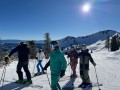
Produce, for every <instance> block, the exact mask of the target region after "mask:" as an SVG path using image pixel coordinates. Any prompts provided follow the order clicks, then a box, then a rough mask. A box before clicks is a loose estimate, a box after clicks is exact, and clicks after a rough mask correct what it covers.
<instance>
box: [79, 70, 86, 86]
mask: <svg viewBox="0 0 120 90" xmlns="http://www.w3.org/2000/svg"><path fill="white" fill-rule="evenodd" d="M83 73H84V71H83V70H80V77H81V79H82V83H81V84H80V85H79V87H82V86H83V85H84V82H85V81H84V76H83Z"/></svg>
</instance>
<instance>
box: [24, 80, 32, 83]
mask: <svg viewBox="0 0 120 90" xmlns="http://www.w3.org/2000/svg"><path fill="white" fill-rule="evenodd" d="M23 84H32V80H24V82H23Z"/></svg>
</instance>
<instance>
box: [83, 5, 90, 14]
mask: <svg viewBox="0 0 120 90" xmlns="http://www.w3.org/2000/svg"><path fill="white" fill-rule="evenodd" d="M90 9H91V5H90V4H89V3H86V4H84V5H83V6H82V11H83V12H85V13H87V12H89V11H90Z"/></svg>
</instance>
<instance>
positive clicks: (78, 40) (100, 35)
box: [0, 30, 120, 47]
mask: <svg viewBox="0 0 120 90" xmlns="http://www.w3.org/2000/svg"><path fill="white" fill-rule="evenodd" d="M116 33H120V32H117V31H114V30H104V31H99V32H97V33H94V34H91V35H87V36H82V37H73V36H67V37H65V38H63V39H60V40H59V42H60V45H61V47H68V46H71V45H78V44H86V45H91V44H93V43H95V42H97V41H99V40H101V41H103V40H106V38H107V37H108V36H110V37H111V36H113V35H115V34H116ZM21 41H27V40H1V41H0V42H2V43H20V42H21ZM34 41H35V43H41V44H43V43H44V41H43V40H34Z"/></svg>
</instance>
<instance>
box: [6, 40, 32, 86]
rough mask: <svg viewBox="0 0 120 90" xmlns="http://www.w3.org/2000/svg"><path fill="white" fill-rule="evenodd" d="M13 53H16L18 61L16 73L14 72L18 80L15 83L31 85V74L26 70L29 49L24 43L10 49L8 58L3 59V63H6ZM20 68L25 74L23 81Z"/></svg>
mask: <svg viewBox="0 0 120 90" xmlns="http://www.w3.org/2000/svg"><path fill="white" fill-rule="evenodd" d="M15 52H18V59H19V60H18V64H17V71H16V72H17V74H18V78H19V79H18V80H17V81H16V83H23V84H25V83H27V84H32V80H31V73H30V71H29V69H28V63H29V60H28V59H29V53H30V49H29V48H28V47H27V44H26V43H24V42H21V43H20V44H19V45H18V46H17V47H15V48H14V49H12V51H11V52H10V53H9V55H8V56H6V57H5V61H7V60H8V59H9V57H10V56H11V55H12V54H14V53H15ZM22 68H23V69H24V71H25V73H26V76H27V80H24V79H23V72H22V71H21V69H22Z"/></svg>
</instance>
